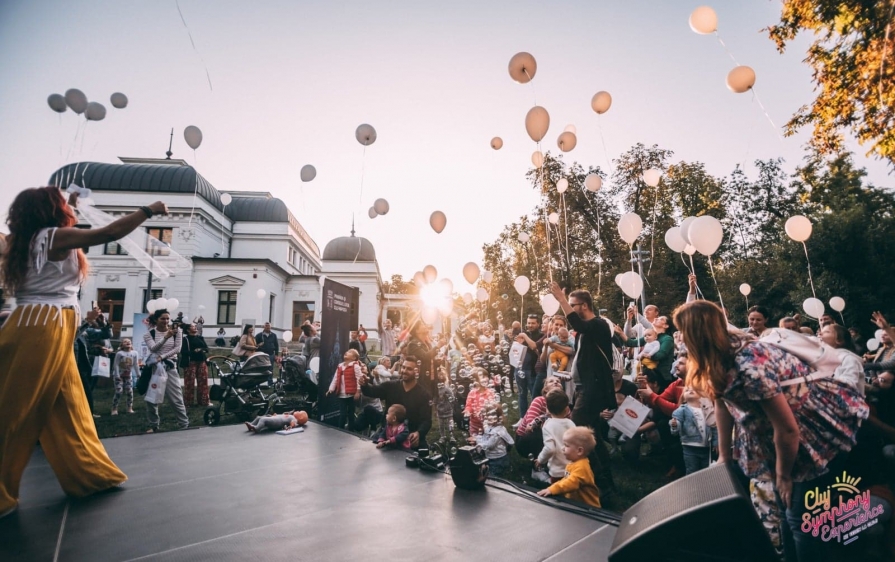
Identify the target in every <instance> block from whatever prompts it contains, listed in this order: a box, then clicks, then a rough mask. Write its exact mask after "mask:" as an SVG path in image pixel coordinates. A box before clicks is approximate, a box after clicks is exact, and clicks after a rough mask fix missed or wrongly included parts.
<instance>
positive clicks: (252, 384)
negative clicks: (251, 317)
mask: <svg viewBox="0 0 895 562" xmlns="http://www.w3.org/2000/svg"><path fill="white" fill-rule="evenodd" d="M224 362H225V363H227V365H229V366H230V373H228V374H222V375H221V384H215V385H212V386H211V388H210V389H209V397H210V398H211V399H212V400H214V401H216V402H217V406H214V405H212V406H209V407H208V408H206V410H205V414H204V416H203V418H204V420H205V424H206V425H217V424H218V423H220V421H221V415H222V414H232V415H235V416H236V417H237V419H238V420H239V421H250V420H253V419H255V417H256V416H261V415H265V414H268V413H270V412H271V411H272V407H273V405H274V404H275V403H276V402H277V401H278V399H279V397H278V396H277V393H276V391H275V390H274V389H272V388H269V387H268V385H267V381H268V379H270V377H271V375H272V373H273V367H272V366H271V364H270V357H269V356H268V355H267V354H266V353H254V354H252V355H251V356H250V357H249V358H248V359H246V360H245V361H244V362H242V363H239V362H237V361H232V360H229V359H225V360H224ZM262 385H263V386H262ZM265 391H266V393H265Z"/></svg>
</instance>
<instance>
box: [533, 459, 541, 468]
mask: <svg viewBox="0 0 895 562" xmlns="http://www.w3.org/2000/svg"><path fill="white" fill-rule="evenodd" d="M534 465H535V470H541V461H539V460H538V459H535V460H534Z"/></svg>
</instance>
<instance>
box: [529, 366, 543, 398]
mask: <svg viewBox="0 0 895 562" xmlns="http://www.w3.org/2000/svg"><path fill="white" fill-rule="evenodd" d="M546 380H547V371H544V372H542V373H537V374H535V383H534V385H533V386H532V387H531V399H532V400H534V398H535V396H540V395H541V391H543V390H544V381H546Z"/></svg>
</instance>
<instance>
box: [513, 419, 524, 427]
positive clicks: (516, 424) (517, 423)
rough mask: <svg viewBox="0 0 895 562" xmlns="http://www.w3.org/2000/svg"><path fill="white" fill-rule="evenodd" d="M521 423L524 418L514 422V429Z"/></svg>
mask: <svg viewBox="0 0 895 562" xmlns="http://www.w3.org/2000/svg"><path fill="white" fill-rule="evenodd" d="M521 423H522V420H519V421H517V422H516V423H514V424H513V429H516V428H518V427H519V424H521Z"/></svg>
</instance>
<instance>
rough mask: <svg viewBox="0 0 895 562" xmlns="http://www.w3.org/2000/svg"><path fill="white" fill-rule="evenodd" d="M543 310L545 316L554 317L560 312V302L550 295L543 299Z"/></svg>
mask: <svg viewBox="0 0 895 562" xmlns="http://www.w3.org/2000/svg"><path fill="white" fill-rule="evenodd" d="M541 308H542V309H543V310H544V314H546V315H548V316H553V315H554V314H556V313H557V311H558V310H559V301H558V300H556V297H554V296H553V295H551V294H549V293H548V294H546V295H544V296H543V297H541Z"/></svg>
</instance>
